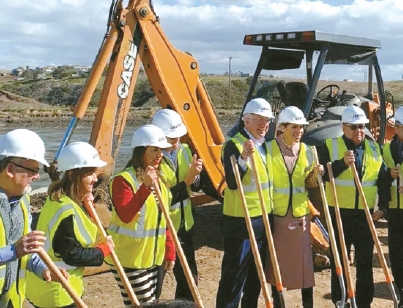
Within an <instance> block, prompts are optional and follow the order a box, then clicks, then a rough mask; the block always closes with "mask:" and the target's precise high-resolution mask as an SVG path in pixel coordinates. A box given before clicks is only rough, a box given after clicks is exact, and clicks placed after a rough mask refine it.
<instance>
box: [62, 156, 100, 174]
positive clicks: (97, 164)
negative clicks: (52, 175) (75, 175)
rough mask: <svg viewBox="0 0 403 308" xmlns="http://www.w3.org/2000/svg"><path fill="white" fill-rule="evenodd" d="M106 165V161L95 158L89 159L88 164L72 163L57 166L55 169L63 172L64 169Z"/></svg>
mask: <svg viewBox="0 0 403 308" xmlns="http://www.w3.org/2000/svg"><path fill="white" fill-rule="evenodd" d="M105 166H106V162H104V161H103V160H101V159H97V160H93V161H91V163H90V164H88V165H81V164H80V165H78V164H77V165H73V166H69V167H67V166H66V167H65V168H63V167H59V168H58V169H57V170H58V171H60V172H64V171H68V170H74V169H82V168H101V167H105Z"/></svg>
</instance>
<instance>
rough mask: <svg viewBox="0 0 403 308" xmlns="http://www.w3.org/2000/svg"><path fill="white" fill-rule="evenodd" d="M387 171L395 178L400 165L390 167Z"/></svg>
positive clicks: (397, 175)
mask: <svg viewBox="0 0 403 308" xmlns="http://www.w3.org/2000/svg"><path fill="white" fill-rule="evenodd" d="M389 173H390V176H391V177H392V178H394V179H397V178H398V177H399V173H400V167H399V166H396V167H393V168H392V169H390V171H389Z"/></svg>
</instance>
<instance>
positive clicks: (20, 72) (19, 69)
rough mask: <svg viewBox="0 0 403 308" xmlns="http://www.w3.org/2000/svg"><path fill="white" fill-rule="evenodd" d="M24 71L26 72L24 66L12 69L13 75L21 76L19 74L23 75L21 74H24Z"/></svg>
mask: <svg viewBox="0 0 403 308" xmlns="http://www.w3.org/2000/svg"><path fill="white" fill-rule="evenodd" d="M23 72H24V68H22V67H18V68H13V69H12V70H11V75H13V76H17V77H19V76H21V74H22V73H23Z"/></svg>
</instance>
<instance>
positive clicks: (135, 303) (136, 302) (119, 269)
mask: <svg viewBox="0 0 403 308" xmlns="http://www.w3.org/2000/svg"><path fill="white" fill-rule="evenodd" d="M83 203H84V206H85V209H86V210H87V212H88V214H89V215H90V217H91V219H92V220H93V222H94V223H95V224H96V226H97V228H98V231H99V232H100V233H101V235H102V236H103V238H106V237H107V236H108V235H107V234H106V231H105V229H104V226H103V225H102V222H101V220H100V219H99V216H98V214H97V212H96V211H95V207H94V203H93V202H92V201H89V200H87V199H86V200H84V202H83ZM111 257H112V260H113V263H114V264H115V267H116V270H117V272H118V274H119V277H120V279H122V282H123V285H124V287H125V290H126V292H127V294H128V295H129V298H130V301H131V302H132V304H133V306H134V307H139V306H140V302H139V300H138V299H137V297H136V294H134V291H133V288H132V286H131V284H130V281H129V279H128V278H127V276H126V273H125V271H124V269H123V267H122V265H121V264H120V261H119V259H118V257H117V255H116V253H115V252H114V251H113V250H112V251H111Z"/></svg>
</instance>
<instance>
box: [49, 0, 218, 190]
mask: <svg viewBox="0 0 403 308" xmlns="http://www.w3.org/2000/svg"><path fill="white" fill-rule="evenodd" d="M108 23H109V24H108V30H107V33H106V35H105V38H104V41H103V43H102V46H101V48H100V50H99V53H98V56H97V57H96V60H95V62H94V65H93V67H92V69H91V72H90V75H89V77H88V79H87V82H86V84H85V86H84V89H83V91H82V93H81V95H80V98H79V100H78V102H77V104H76V105H75V108H74V112H73V119H72V121H71V123H70V125H69V128H68V129H67V132H66V135H65V137H64V139H63V141H62V144H61V146H60V149H59V151H58V153H57V154H56V157H55V161H57V157H58V154H59V152H60V150H61V149H62V148H63V147H64V146H65V144H67V143H68V141H69V139H70V136H71V135H72V132H73V131H74V128H75V126H76V123H77V121H78V120H79V119H81V118H82V117H83V116H84V114H85V111H86V109H87V107H88V104H89V102H90V100H91V97H92V95H93V93H94V90H95V88H96V86H97V84H98V82H99V80H100V78H101V76H102V72H103V71H104V68H105V66H106V64H107V63H108V62H109V68H108V71H107V74H106V78H105V81H104V85H103V89H102V94H101V98H100V101H99V104H98V109H97V112H96V116H95V121H94V124H93V127H92V131H91V136H90V143H91V144H92V145H94V146H95V148H96V149H98V151H99V153H100V155H101V157H102V159H104V160H105V161H106V162H107V163H108V164H107V166H106V167H105V168H103V170H101V173H100V179H101V180H102V179H103V180H104V181H106V180H107V179H109V176H110V175H111V174H112V173H113V172H114V166H115V160H116V158H117V154H118V151H119V147H120V143H121V138H122V134H123V131H124V128H125V123H126V120H127V116H128V113H129V108H130V105H131V102H132V96H133V92H134V89H135V85H136V81H137V76H138V73H139V70H140V65H141V64H142V65H143V67H144V71H145V72H146V74H147V77H148V80H149V82H150V84H151V87H152V89H153V91H154V93H155V95H156V97H157V98H158V100H159V102H160V104H161V106H162V107H163V108H171V109H173V110H175V111H176V112H178V113H179V114H180V115H181V117H182V119H183V122H184V123H185V125H186V127H187V129H188V136H187V137H186V138H187V139H186V140H185V141H186V142H188V143H189V144H190V145H191V147H192V149H193V150H194V152H195V153H196V154H197V155H198V156H199V157H200V158H201V159H203V162H204V167H205V170H206V172H207V174H208V177H209V179H210V182H211V184H212V185H213V187H214V188H215V190H216V192H217V193H218V195H222V191H223V189H224V188H225V180H224V171H223V167H222V164H221V148H222V144H223V143H224V141H225V138H224V136H223V133H222V131H221V128H220V126H219V123H218V121H217V118H216V113H215V111H214V108H213V105H212V102H211V100H210V97H209V96H208V93H207V91H206V89H205V86H204V84H203V82H202V80H201V79H200V73H199V64H198V62H197V60H196V59H195V58H194V57H193V56H192V55H190V54H189V53H186V52H183V51H180V50H178V49H177V48H175V47H174V46H173V45H172V44H171V43H170V42H169V40H168V38H167V37H166V36H165V34H164V32H163V30H162V28H161V26H160V23H159V20H158V17H157V16H156V14H155V12H154V10H153V7H152V4H151V1H149V0H131V1H129V3H128V5H127V7H126V8H123V2H122V0H119V1H116V0H114V1H113V2H112V5H111V9H110V14H109V21H108Z"/></svg>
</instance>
